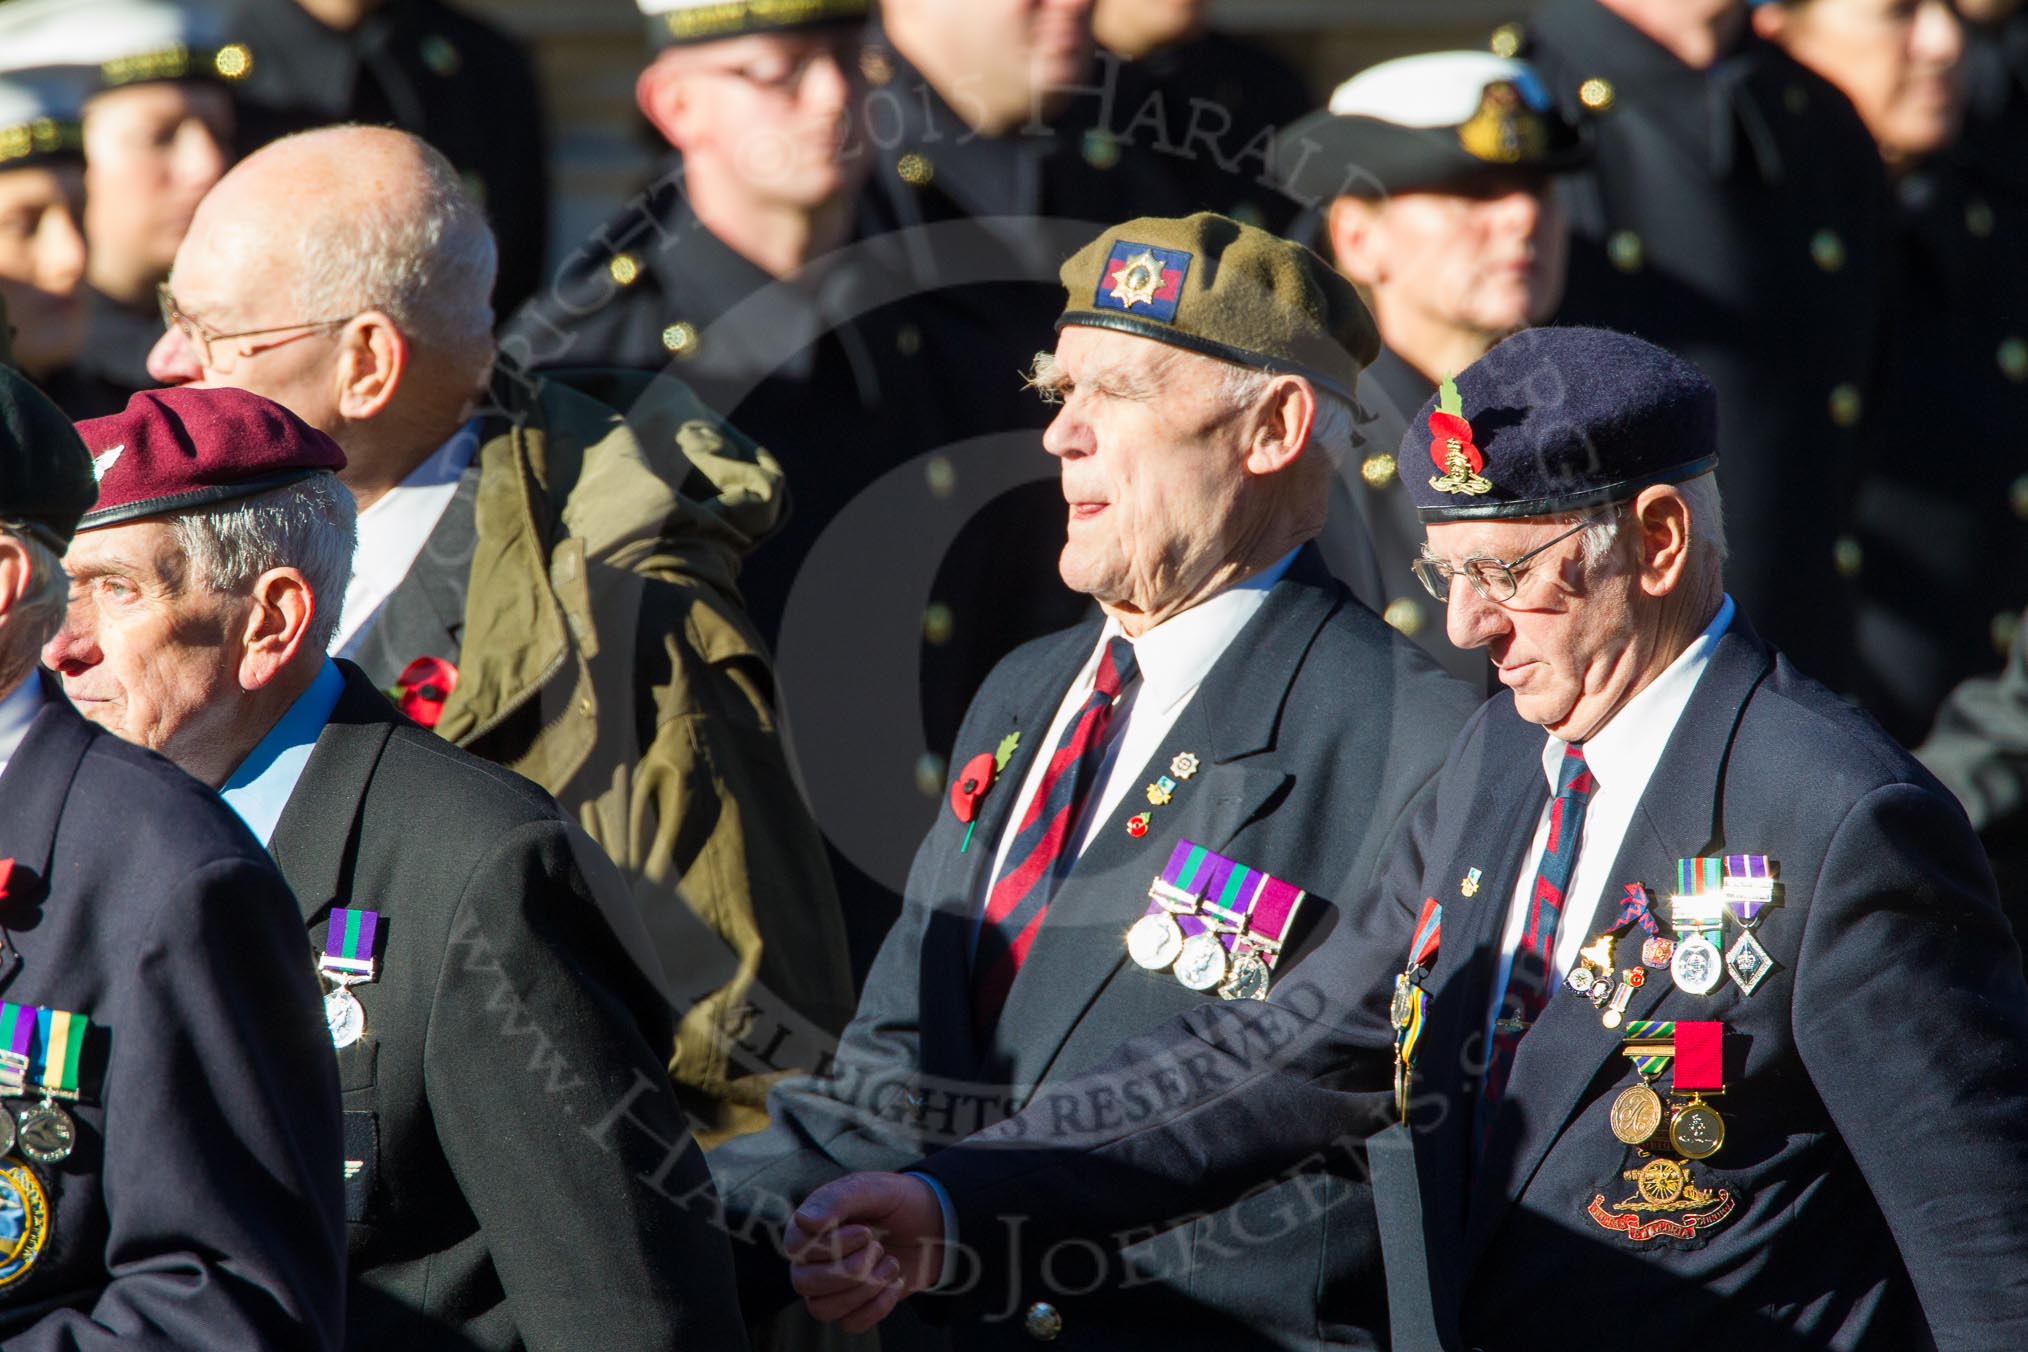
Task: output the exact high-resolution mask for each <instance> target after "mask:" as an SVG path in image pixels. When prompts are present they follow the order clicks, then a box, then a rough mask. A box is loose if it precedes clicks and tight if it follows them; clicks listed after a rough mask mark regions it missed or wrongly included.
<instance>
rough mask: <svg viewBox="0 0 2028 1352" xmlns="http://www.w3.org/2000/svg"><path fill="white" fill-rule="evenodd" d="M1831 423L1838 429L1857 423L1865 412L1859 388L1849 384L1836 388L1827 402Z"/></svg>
mask: <svg viewBox="0 0 2028 1352" xmlns="http://www.w3.org/2000/svg"><path fill="white" fill-rule="evenodd" d="M1829 405H1830V412H1831V421H1832V422H1834V423H1836V424H1838V426H1840V427H1851V426H1853V425H1854V424H1856V423H1857V422H1858V421H1859V415H1860V414H1861V413H1863V412H1864V411H1865V406H1864V401H1863V400H1861V399H1860V397H1859V387H1858V386H1857V385H1853V384H1850V383H1846V384H1842V385H1838V386H1836V387H1835V388H1834V389H1832V391H1831V398H1830V400H1829Z"/></svg>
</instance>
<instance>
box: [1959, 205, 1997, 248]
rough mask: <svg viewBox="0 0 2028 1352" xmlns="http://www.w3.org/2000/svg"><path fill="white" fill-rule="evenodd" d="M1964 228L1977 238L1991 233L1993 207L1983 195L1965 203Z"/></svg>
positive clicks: (1982, 237)
mask: <svg viewBox="0 0 2028 1352" xmlns="http://www.w3.org/2000/svg"><path fill="white" fill-rule="evenodd" d="M1965 229H1967V230H1969V231H1971V232H1972V234H1973V235H1974V236H1975V237H1976V238H1978V239H1984V238H1986V236H1988V235H1990V234H1992V233H1993V208H1992V206H1991V204H1990V203H1988V202H1987V201H1986V199H1985V198H1983V197H1974V198H1973V199H1972V200H1971V201H1969V202H1967V203H1965Z"/></svg>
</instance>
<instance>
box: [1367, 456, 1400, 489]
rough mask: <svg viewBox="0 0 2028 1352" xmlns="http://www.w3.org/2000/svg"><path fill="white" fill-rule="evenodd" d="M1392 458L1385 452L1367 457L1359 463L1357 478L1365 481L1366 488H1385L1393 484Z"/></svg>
mask: <svg viewBox="0 0 2028 1352" xmlns="http://www.w3.org/2000/svg"><path fill="white" fill-rule="evenodd" d="M1394 474H1395V469H1394V457H1393V456H1391V455H1389V454H1388V453H1387V452H1386V451H1381V452H1380V453H1379V454H1377V455H1369V456H1367V457H1366V458H1365V459H1364V460H1362V461H1360V462H1359V477H1360V478H1362V479H1364V480H1365V481H1366V486H1367V487H1368V488H1385V487H1387V485H1389V484H1391V483H1393V482H1394Z"/></svg>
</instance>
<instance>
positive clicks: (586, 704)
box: [577, 695, 592, 718]
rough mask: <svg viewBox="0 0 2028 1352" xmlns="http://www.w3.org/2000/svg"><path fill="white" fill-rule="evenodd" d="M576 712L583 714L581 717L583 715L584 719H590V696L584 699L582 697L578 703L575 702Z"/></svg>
mask: <svg viewBox="0 0 2028 1352" xmlns="http://www.w3.org/2000/svg"><path fill="white" fill-rule="evenodd" d="M577 711H578V712H579V713H581V714H583V715H584V716H585V717H586V718H590V717H591V715H592V702H591V696H590V695H586V696H585V697H584V698H583V699H581V700H579V701H578V702H577Z"/></svg>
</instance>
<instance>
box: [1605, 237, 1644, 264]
mask: <svg viewBox="0 0 2028 1352" xmlns="http://www.w3.org/2000/svg"><path fill="white" fill-rule="evenodd" d="M1606 258H1607V259H1609V260H1610V261H1611V263H1612V265H1613V266H1614V267H1616V268H1618V269H1619V270H1620V271H1621V272H1639V271H1640V270H1641V237H1640V236H1639V235H1637V234H1635V233H1634V232H1633V231H1631V230H1615V231H1613V233H1612V235H1611V237H1610V238H1608V239H1607V240H1606Z"/></svg>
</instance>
